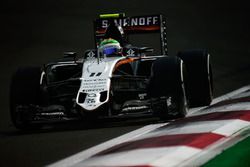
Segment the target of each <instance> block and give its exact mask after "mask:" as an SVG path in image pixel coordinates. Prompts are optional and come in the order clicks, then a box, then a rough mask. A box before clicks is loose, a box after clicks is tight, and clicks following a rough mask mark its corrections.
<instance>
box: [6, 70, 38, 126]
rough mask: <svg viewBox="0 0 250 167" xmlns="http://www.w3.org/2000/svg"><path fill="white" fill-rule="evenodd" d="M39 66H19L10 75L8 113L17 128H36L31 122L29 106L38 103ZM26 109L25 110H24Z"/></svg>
mask: <svg viewBox="0 0 250 167" xmlns="http://www.w3.org/2000/svg"><path fill="white" fill-rule="evenodd" d="M40 77H41V68H40V67H26V68H19V69H18V70H17V71H16V73H15V74H14V75H13V76H12V80H11V86H10V115H11V120H12V122H13V124H14V126H15V127H16V128H17V129H22V130H26V129H34V128H35V129H36V128H39V127H40V126H39V125H35V124H32V123H31V121H32V118H31V115H32V114H31V113H30V112H29V108H30V107H29V106H32V105H33V106H36V105H39V104H40V84H39V82H40ZM26 109H27V110H26Z"/></svg>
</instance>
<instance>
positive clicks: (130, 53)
mask: <svg viewBox="0 0 250 167" xmlns="http://www.w3.org/2000/svg"><path fill="white" fill-rule="evenodd" d="M127 55H128V56H131V57H133V56H135V51H134V50H133V49H129V50H128V51H127Z"/></svg>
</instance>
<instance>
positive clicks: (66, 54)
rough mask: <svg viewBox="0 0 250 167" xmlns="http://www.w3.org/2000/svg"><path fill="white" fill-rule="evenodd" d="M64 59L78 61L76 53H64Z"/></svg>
mask: <svg viewBox="0 0 250 167" xmlns="http://www.w3.org/2000/svg"><path fill="white" fill-rule="evenodd" d="M63 57H64V58H73V59H74V60H75V59H76V52H64V53H63Z"/></svg>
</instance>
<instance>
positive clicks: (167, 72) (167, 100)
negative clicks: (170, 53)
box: [148, 57, 188, 120]
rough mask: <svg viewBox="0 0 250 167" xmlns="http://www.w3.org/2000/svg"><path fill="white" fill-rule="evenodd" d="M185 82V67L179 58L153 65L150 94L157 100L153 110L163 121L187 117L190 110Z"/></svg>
mask: <svg viewBox="0 0 250 167" xmlns="http://www.w3.org/2000/svg"><path fill="white" fill-rule="evenodd" d="M185 80H186V73H185V66H184V63H183V61H182V60H181V59H179V58H178V57H163V58H159V59H157V60H156V61H155V62H154V63H153V66H152V77H151V79H150V82H149V92H148V93H149V96H150V97H151V98H152V99H156V102H153V105H152V108H153V111H154V112H155V113H156V114H157V115H158V116H159V117H160V118H161V119H163V120H166V119H175V118H182V117H185V115H186V113H187V110H188V101H187V98H186V91H185Z"/></svg>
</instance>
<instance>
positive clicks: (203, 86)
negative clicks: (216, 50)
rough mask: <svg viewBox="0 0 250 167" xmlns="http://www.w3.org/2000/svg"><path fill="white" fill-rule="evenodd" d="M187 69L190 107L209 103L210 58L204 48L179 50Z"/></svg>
mask: <svg viewBox="0 0 250 167" xmlns="http://www.w3.org/2000/svg"><path fill="white" fill-rule="evenodd" d="M178 57H180V58H181V59H182V60H183V61H184V63H185V65H186V69H187V73H188V81H187V91H188V99H189V103H190V106H191V107H199V106H206V105H209V104H210V103H211V101H212V99H213V73H212V66H211V58H210V55H209V53H208V52H207V51H206V50H191V51H184V52H179V53H178Z"/></svg>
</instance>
